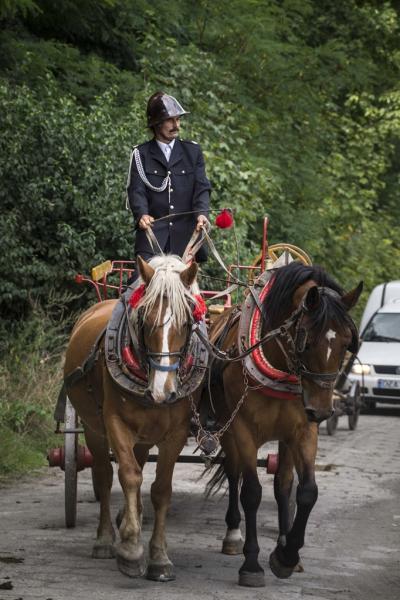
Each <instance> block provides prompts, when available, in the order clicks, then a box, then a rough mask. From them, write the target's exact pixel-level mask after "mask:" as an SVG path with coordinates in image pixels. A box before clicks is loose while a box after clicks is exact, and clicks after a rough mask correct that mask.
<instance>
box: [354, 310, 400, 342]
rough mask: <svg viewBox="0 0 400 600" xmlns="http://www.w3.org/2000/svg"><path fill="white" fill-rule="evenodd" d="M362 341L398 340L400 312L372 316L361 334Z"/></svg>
mask: <svg viewBox="0 0 400 600" xmlns="http://www.w3.org/2000/svg"><path fill="white" fill-rule="evenodd" d="M363 340H364V342H400V313H381V314H377V315H375V316H374V317H372V319H371V321H370V322H369V323H368V326H367V327H366V329H365V332H364V335H363Z"/></svg>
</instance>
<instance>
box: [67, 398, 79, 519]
mask: <svg viewBox="0 0 400 600" xmlns="http://www.w3.org/2000/svg"><path fill="white" fill-rule="evenodd" d="M76 428H77V416H76V412H75V409H74V407H73V406H72V404H71V402H70V401H69V398H67V403H66V406H65V429H66V431H67V433H65V434H64V470H65V526H66V527H75V525H76V504H77V491H78V434H77V433H68V430H70V429H76Z"/></svg>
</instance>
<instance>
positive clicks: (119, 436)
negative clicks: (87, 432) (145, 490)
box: [106, 415, 145, 577]
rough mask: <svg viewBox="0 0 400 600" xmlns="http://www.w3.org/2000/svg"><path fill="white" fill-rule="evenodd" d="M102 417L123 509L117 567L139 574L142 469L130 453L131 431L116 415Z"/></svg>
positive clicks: (142, 568) (141, 567) (141, 559)
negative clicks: (120, 492)
mask: <svg viewBox="0 0 400 600" xmlns="http://www.w3.org/2000/svg"><path fill="white" fill-rule="evenodd" d="M113 417H114V418H109V419H106V424H107V432H108V437H109V440H110V444H111V447H112V449H113V451H114V454H115V458H116V460H117V463H118V477H119V481H120V483H121V487H122V490H123V492H124V497H125V509H124V515H123V518H122V522H121V525H120V528H119V533H120V537H121V541H120V542H119V543H118V544H117V545H116V555H117V565H118V568H119V570H120V571H121V572H122V573H124V574H125V575H128V576H129V577H140V576H141V575H143V573H144V571H145V559H144V552H143V545H142V543H141V539H140V534H141V524H140V517H139V507H138V493H139V491H140V486H141V485H142V480H143V476H142V469H141V468H140V465H139V463H138V462H137V460H136V458H135V455H134V453H133V447H134V445H135V441H136V440H135V439H134V435H133V433H132V432H131V430H130V429H129V428H128V427H127V426H126V425H125V423H123V422H122V421H120V420H119V419H118V418H117V417H116V415H113Z"/></svg>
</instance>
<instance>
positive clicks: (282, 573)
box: [269, 550, 296, 579]
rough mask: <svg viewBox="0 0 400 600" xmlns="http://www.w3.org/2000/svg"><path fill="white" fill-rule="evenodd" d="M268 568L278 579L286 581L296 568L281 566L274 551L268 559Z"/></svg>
mask: <svg viewBox="0 0 400 600" xmlns="http://www.w3.org/2000/svg"><path fill="white" fill-rule="evenodd" d="M269 566H270V569H271V571H272V572H273V574H274V575H275V576H276V577H279V579H287V578H288V577H290V576H291V574H292V573H293V571H294V570H295V568H296V567H287V566H286V565H282V563H280V562H279V559H278V557H277V555H276V551H275V550H274V551H273V552H272V554H270V557H269Z"/></svg>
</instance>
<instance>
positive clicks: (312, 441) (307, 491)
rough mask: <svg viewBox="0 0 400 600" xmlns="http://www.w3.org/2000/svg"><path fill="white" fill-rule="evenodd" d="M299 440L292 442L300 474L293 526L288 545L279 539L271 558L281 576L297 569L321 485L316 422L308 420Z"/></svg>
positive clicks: (273, 569)
mask: <svg viewBox="0 0 400 600" xmlns="http://www.w3.org/2000/svg"><path fill="white" fill-rule="evenodd" d="M296 441H297V443H295V444H291V445H290V449H291V452H292V454H293V457H294V462H295V465H296V470H297V473H298V476H299V485H298V487H297V494H296V500H297V512H296V517H295V520H294V523H293V526H292V528H291V530H290V531H289V532H288V534H287V536H286V545H282V544H281V543H279V542H278V544H277V546H276V548H275V550H274V551H273V552H272V554H271V556H270V558H269V565H270V567H271V570H272V572H273V573H274V575H276V576H277V577H279V578H282V579H285V578H287V577H290V575H291V574H292V573H293V571H294V570H295V567H296V565H297V564H298V563H299V560H300V557H299V550H300V548H302V547H303V545H304V535H305V530H306V526H307V521H308V517H309V516H310V513H311V511H312V508H313V506H314V504H315V503H316V501H317V498H318V487H317V484H316V482H315V458H316V454H317V442H318V428H317V425H316V424H315V423H309V424H308V426H307V427H306V428H305V429H304V431H303V432H302V435H301V437H300V438H299V439H297V440H296Z"/></svg>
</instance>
